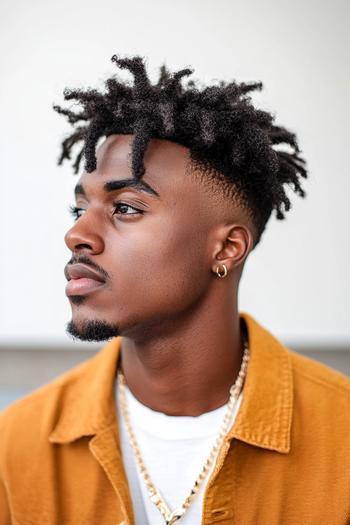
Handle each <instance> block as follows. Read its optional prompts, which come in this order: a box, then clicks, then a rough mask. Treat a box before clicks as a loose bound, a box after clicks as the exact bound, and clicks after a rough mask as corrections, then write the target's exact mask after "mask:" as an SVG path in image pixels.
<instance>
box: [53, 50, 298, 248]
mask: <svg viewBox="0 0 350 525" xmlns="http://www.w3.org/2000/svg"><path fill="white" fill-rule="evenodd" d="M111 60H112V62H114V63H115V64H116V65H117V66H118V67H119V68H120V69H127V70H129V71H130V72H131V73H132V75H133V82H128V81H125V80H122V79H120V78H118V76H116V75H115V76H113V77H110V78H108V79H107V80H106V81H105V88H106V91H105V92H104V93H102V92H99V91H97V90H96V89H90V88H89V89H86V90H83V89H68V88H66V89H65V90H64V99H65V100H76V101H78V103H79V104H80V105H81V108H80V110H79V111H76V112H74V111H72V110H71V109H65V108H62V107H61V106H58V105H54V106H53V108H54V109H55V111H57V112H58V113H61V114H63V115H65V116H66V117H67V119H68V121H69V123H70V124H72V125H73V127H74V131H73V133H71V134H70V135H69V136H67V137H66V138H65V139H64V140H63V142H62V151H61V155H60V157H59V159H58V164H59V165H60V164H62V162H63V161H64V160H65V159H71V154H72V150H73V147H74V146H75V144H78V143H80V142H82V143H83V144H82V147H81V148H80V150H79V151H78V152H77V154H76V157H75V160H74V162H73V169H74V173H78V171H79V166H80V162H81V160H82V158H83V157H84V159H85V171H86V172H88V173H90V172H92V171H94V170H95V169H96V146H97V142H98V140H99V139H100V138H101V137H108V136H109V135H112V134H133V135H134V140H133V144H132V152H131V158H132V165H131V167H132V174H133V176H134V178H136V179H140V178H141V177H142V176H143V175H144V173H145V167H144V154H145V151H146V148H147V145H148V143H149V141H150V140H151V139H152V138H157V139H166V140H170V141H173V142H176V143H178V144H181V145H183V146H185V147H187V148H189V151H190V159H191V164H192V165H193V167H194V168H199V169H200V171H201V172H202V174H205V176H208V177H209V178H211V179H214V180H217V181H218V182H219V181H220V182H221V183H222V187H223V189H224V190H225V194H226V195H227V196H228V197H229V198H236V199H238V200H239V201H240V203H241V204H242V205H243V206H244V207H245V208H246V210H247V212H248V213H249V215H250V217H251V219H252V222H253V224H254V226H255V229H256V236H255V240H254V247H255V246H256V245H257V244H258V242H259V241H260V238H261V235H262V233H263V231H264V229H265V226H266V223H267V221H268V219H269V217H270V215H271V213H272V211H273V210H276V217H277V219H284V218H285V212H286V211H288V210H289V209H290V208H291V202H290V200H289V198H288V196H287V194H286V191H285V185H290V186H292V188H293V190H294V192H295V193H297V194H299V195H300V196H301V197H304V196H305V195H306V193H305V191H304V190H303V189H302V187H301V184H300V178H301V177H304V178H307V170H306V166H305V160H304V159H303V158H301V157H300V149H299V147H298V143H297V138H296V135H295V134H294V133H292V132H291V131H288V130H287V129H286V128H284V127H281V126H276V125H274V123H273V121H274V116H273V115H272V114H271V113H268V112H267V111H262V110H260V109H256V108H255V107H254V106H253V105H252V103H251V97H249V96H248V93H249V92H251V91H254V90H261V89H262V87H263V84H262V83H261V82H249V83H244V82H242V83H237V82H236V81H232V82H224V81H220V82H219V83H218V85H210V86H206V87H202V88H201V87H199V86H198V84H197V83H196V82H195V81H194V80H192V79H191V80H187V83H186V85H184V83H183V78H184V77H188V76H189V75H191V74H192V73H193V70H192V69H190V68H185V69H181V70H180V71H177V72H172V73H171V72H170V71H169V70H168V69H167V67H166V66H165V65H162V66H161V67H160V73H159V78H158V80H157V82H156V83H154V84H152V83H151V81H150V79H149V77H148V74H147V72H146V67H145V61H144V58H142V57H140V56H134V57H129V58H119V57H118V56H117V55H113V57H112V59H111ZM281 146H282V147H281ZM282 208H283V209H282Z"/></svg>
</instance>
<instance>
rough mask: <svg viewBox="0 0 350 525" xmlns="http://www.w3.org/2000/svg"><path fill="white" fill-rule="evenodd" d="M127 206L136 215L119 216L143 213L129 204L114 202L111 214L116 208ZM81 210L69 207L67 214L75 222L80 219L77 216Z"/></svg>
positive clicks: (76, 207)
mask: <svg viewBox="0 0 350 525" xmlns="http://www.w3.org/2000/svg"><path fill="white" fill-rule="evenodd" d="M120 205H122V206H127V207H128V208H132V209H133V210H135V211H136V212H137V213H122V214H121V215H138V214H142V213H143V211H142V210H139V209H138V208H135V206H131V204H127V203H126V202H114V203H113V206H114V212H113V215H114V214H115V212H116V211H117V209H118V206H120ZM81 210H83V208H79V207H78V206H73V205H70V206H69V207H68V211H69V213H70V214H71V215H72V216H73V217H74V220H75V221H77V220H78V219H80V216H79V215H78V213H79V211H81Z"/></svg>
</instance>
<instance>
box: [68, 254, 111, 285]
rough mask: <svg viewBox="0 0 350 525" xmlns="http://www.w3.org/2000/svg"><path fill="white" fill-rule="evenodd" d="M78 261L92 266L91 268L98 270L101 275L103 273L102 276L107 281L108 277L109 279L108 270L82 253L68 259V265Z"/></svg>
mask: <svg viewBox="0 0 350 525" xmlns="http://www.w3.org/2000/svg"><path fill="white" fill-rule="evenodd" d="M77 263H81V264H86V266H90V268H92V269H93V270H96V271H97V272H98V273H99V274H100V275H102V277H104V278H105V280H106V281H107V279H109V276H108V274H107V272H106V271H105V270H104V269H103V268H101V266H99V265H98V264H96V263H94V262H93V261H91V260H90V259H89V257H87V256H86V255H84V254H82V255H80V256H78V257H75V256H72V257H71V259H70V260H69V261H68V263H67V266H68V265H70V264H77Z"/></svg>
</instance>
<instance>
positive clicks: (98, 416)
mask: <svg viewBox="0 0 350 525" xmlns="http://www.w3.org/2000/svg"><path fill="white" fill-rule="evenodd" d="M240 317H242V318H243V319H244V321H245V322H246V325H247V329H248V343H249V350H250V358H249V363H248V368H247V375H246V378H245V382H244V387H243V399H242V403H241V407H240V409H239V412H238V414H237V417H236V420H235V423H234V425H233V426H232V428H231V430H230V431H229V433H228V435H227V436H226V438H225V439H226V440H230V439H232V438H236V439H239V440H241V441H244V442H246V443H249V444H251V445H255V446H258V447H262V448H266V449H270V450H276V451H278V452H282V453H286V452H289V450H290V430H291V422H292V409H293V381H292V368H291V357H290V353H289V350H288V349H287V348H286V347H284V346H283V345H282V343H280V342H279V341H278V340H277V339H276V338H275V337H274V336H273V335H272V334H271V333H270V332H268V331H267V330H266V329H265V328H263V327H262V326H261V325H260V324H259V323H258V322H257V321H256V320H255V319H254V318H253V317H252V316H251V315H250V314H248V313H246V312H241V313H240ZM120 346H121V337H115V338H114V339H112V340H111V341H110V342H109V343H107V345H105V346H104V347H103V348H102V349H101V350H100V351H99V352H98V353H97V354H96V355H95V356H94V357H92V358H91V359H88V360H87V361H85V362H84V363H83V364H82V365H80V366H78V367H77V368H75V369H74V370H72V371H69V372H68V373H67V374H65V375H64V376H62V377H60V378H58V379H57V380H56V382H55V383H56V386H58V387H59V386H61V388H58V390H57V396H58V399H57V402H58V405H59V407H60V410H59V411H58V412H59V413H58V419H57V423H56V425H55V428H54V429H53V431H52V433H51V434H50V437H49V440H50V442H51V443H69V442H71V441H74V440H76V439H78V438H80V437H82V436H88V435H94V434H96V433H97V432H100V431H102V430H103V429H104V428H106V427H108V426H111V425H117V418H116V407H115V397H114V388H115V374H116V368H117V363H118V358H119V355H120Z"/></svg>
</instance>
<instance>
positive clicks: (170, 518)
mask: <svg viewBox="0 0 350 525" xmlns="http://www.w3.org/2000/svg"><path fill="white" fill-rule="evenodd" d="M248 360H249V348H248V344H247V342H246V341H245V342H244V352H243V359H242V364H241V368H240V371H239V373H238V376H237V379H236V381H235V383H234V384H233V385H232V386H231V388H230V398H229V401H228V403H227V410H226V413H225V416H224V419H223V422H222V425H221V429H220V431H219V433H218V437H217V438H216V441H215V445H214V446H213V448H212V450H211V452H210V454H209V456H208V459H207V461H206V462H205V464H204V466H203V468H202V470H201V472H200V474H199V476H198V478H197V479H196V481H195V483H194V486H193V488H192V490H191V492H190V494H189V495H188V496H187V498H186V499H185V501H184V502H183V503H182V505H181V506H180V507H179V508H178V509H176V510H174V511H173V512H171V511H170V509H169V507H168V505H167V503H166V502H165V500H164V499H163V497H162V495H161V494H160V492H159V490H158V489H157V488H156V486H155V485H154V483H153V482H152V480H151V477H150V475H149V473H148V471H147V469H146V467H145V464H144V462H143V459H142V456H141V452H140V448H139V445H138V443H137V440H136V437H135V434H134V432H133V430H132V428H131V424H130V418H129V411H128V408H127V403H126V395H125V385H126V381H125V377H124V374H123V373H122V371H121V370H120V368H119V369H118V387H119V399H120V406H121V409H122V413H123V417H124V420H125V424H126V429H127V432H128V436H129V440H130V443H131V446H132V449H133V451H134V454H135V458H136V462H137V465H138V468H139V470H140V472H141V475H142V478H143V479H144V481H145V483H146V486H147V490H148V494H149V496H150V499H151V501H152V503H154V504H155V505H156V507H157V508H158V510H159V511H160V512H161V514H162V516H163V517H164V521H165V525H173V524H174V523H175V522H176V521H178V520H179V519H180V518H181V517H182V516H183V514H184V513H185V511H186V510H187V509H188V507H189V506H190V504H191V503H192V500H193V498H194V497H195V495H196V493H197V492H198V490H199V487H200V485H201V484H202V482H203V480H204V479H205V477H206V475H207V473H208V471H209V469H210V467H211V465H212V464H213V461H214V459H215V457H216V456H217V455H218V453H219V450H220V448H221V446H222V443H223V441H224V438H225V436H226V434H227V432H228V430H229V423H230V419H231V415H232V412H233V409H234V406H235V404H236V401H237V399H238V397H239V395H240V393H241V390H242V387H243V382H244V378H245V375H246V371H247V366H248Z"/></svg>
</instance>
